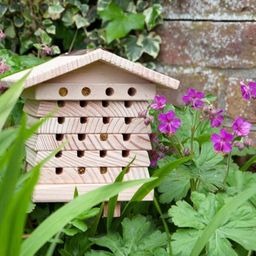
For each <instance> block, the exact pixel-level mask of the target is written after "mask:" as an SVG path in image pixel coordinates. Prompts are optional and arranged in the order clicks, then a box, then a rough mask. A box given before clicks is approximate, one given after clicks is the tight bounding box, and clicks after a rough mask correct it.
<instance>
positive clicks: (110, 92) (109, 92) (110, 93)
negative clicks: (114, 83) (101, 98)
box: [106, 87, 114, 96]
mask: <svg viewBox="0 0 256 256" xmlns="http://www.w3.org/2000/svg"><path fill="white" fill-rule="evenodd" d="M113 94H114V89H113V88H112V87H108V88H107V89H106V95H107V96H111V95H113Z"/></svg>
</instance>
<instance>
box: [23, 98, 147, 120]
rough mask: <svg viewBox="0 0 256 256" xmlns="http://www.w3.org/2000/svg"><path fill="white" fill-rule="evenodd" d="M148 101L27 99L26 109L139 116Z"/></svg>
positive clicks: (31, 111)
mask: <svg viewBox="0 0 256 256" xmlns="http://www.w3.org/2000/svg"><path fill="white" fill-rule="evenodd" d="M147 107H148V102H147V101H108V100H105V101H61V102H56V101H34V100H27V101H26V104H25V106H24V111H25V112H26V113H28V114H30V115H31V116H36V117H42V116H45V115H47V114H49V113H52V116H55V117H58V116H62V117H80V116H87V117H103V116H108V117H138V115H139V113H140V112H141V111H143V110H146V109H147Z"/></svg>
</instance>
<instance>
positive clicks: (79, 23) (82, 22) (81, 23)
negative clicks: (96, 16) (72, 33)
mask: <svg viewBox="0 0 256 256" xmlns="http://www.w3.org/2000/svg"><path fill="white" fill-rule="evenodd" d="M73 19H74V21H75V24H76V27H77V28H78V29H79V28H83V27H87V26H88V25H90V23H89V22H88V20H87V19H85V18H84V17H82V16H81V15H80V14H76V15H75V16H74V17H73Z"/></svg>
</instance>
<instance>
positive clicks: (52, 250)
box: [45, 231, 62, 256]
mask: <svg viewBox="0 0 256 256" xmlns="http://www.w3.org/2000/svg"><path fill="white" fill-rule="evenodd" d="M61 233H62V231H60V232H59V233H57V234H56V235H55V236H54V238H53V242H52V243H51V244H50V246H49V248H48V250H47V253H46V255H45V256H52V255H53V253H54V251H55V248H56V246H57V240H58V239H59V238H60V237H61Z"/></svg>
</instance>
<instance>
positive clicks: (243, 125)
mask: <svg viewBox="0 0 256 256" xmlns="http://www.w3.org/2000/svg"><path fill="white" fill-rule="evenodd" d="M251 127H252V125H251V124H250V123H249V122H247V121H245V120H244V119H243V118H241V117H238V118H236V120H235V121H234V122H233V125H232V128H233V131H234V133H235V135H237V136H241V137H244V136H247V135H248V134H249V133H250V130H251Z"/></svg>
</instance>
